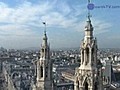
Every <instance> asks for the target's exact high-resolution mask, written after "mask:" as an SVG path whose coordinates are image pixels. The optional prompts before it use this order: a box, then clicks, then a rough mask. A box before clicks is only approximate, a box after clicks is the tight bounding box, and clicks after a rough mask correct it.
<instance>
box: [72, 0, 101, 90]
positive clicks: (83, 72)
mask: <svg viewBox="0 0 120 90" xmlns="http://www.w3.org/2000/svg"><path fill="white" fill-rule="evenodd" d="M88 1H89V3H90V0H88ZM89 3H88V4H89ZM90 17H91V16H90V11H89V10H88V16H87V24H86V25H85V36H84V39H83V41H82V44H81V51H80V54H81V62H80V67H78V68H76V71H75V81H74V90H103V88H102V80H101V74H100V73H101V71H100V69H98V68H97V61H98V60H97V41H96V38H94V36H93V26H92V24H91V19H90Z"/></svg>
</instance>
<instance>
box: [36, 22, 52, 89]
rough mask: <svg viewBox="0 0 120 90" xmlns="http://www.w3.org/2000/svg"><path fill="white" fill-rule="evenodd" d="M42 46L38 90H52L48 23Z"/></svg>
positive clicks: (38, 68) (38, 65)
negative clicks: (47, 32)
mask: <svg viewBox="0 0 120 90" xmlns="http://www.w3.org/2000/svg"><path fill="white" fill-rule="evenodd" d="M43 24H44V25H45V30H44V36H43V41H42V46H41V50H40V59H39V60H38V62H37V83H36V86H37V87H36V90H52V83H53V80H52V61H51V59H50V46H49V45H48V42H47V34H46V23H45V22H43Z"/></svg>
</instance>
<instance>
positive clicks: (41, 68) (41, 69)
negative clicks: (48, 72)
mask: <svg viewBox="0 0 120 90" xmlns="http://www.w3.org/2000/svg"><path fill="white" fill-rule="evenodd" d="M40 71H41V77H43V67H42V66H40Z"/></svg>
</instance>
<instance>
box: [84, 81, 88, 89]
mask: <svg viewBox="0 0 120 90" xmlns="http://www.w3.org/2000/svg"><path fill="white" fill-rule="evenodd" d="M85 90H88V83H87V82H85Z"/></svg>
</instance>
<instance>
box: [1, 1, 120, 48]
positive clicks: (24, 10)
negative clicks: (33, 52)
mask: <svg viewBox="0 0 120 90" xmlns="http://www.w3.org/2000/svg"><path fill="white" fill-rule="evenodd" d="M86 2H87V0H76V1H74V2H73V1H72V0H66V1H64V0H61V1H60V0H46V1H45V0H37V1H35V0H13V2H10V0H1V1H0V46H2V47H5V48H17V49H22V48H28V47H40V44H41V43H42V37H43V31H44V25H43V24H42V22H43V21H46V23H47V36H48V38H49V42H50V45H51V48H62V47H64V48H65V47H67V48H70V47H71V48H74V47H79V46H80V43H81V40H82V39H83V38H82V37H83V36H84V27H85V25H86V19H87V18H86V16H87V7H86V5H87V4H86ZM92 2H93V3H94V5H95V6H106V5H108V6H120V2H119V0H116V1H112V0H109V2H108V1H104V3H103V0H101V1H95V0H93V1H92ZM91 14H92V18H91V20H92V24H93V27H94V32H95V33H94V35H95V37H97V40H98V47H100V48H112V47H113V48H119V44H120V36H119V34H120V31H119V28H120V25H119V18H120V15H119V14H120V7H117V8H108V7H106V8H102V7H100V8H94V9H93V10H91ZM85 15H86V16H85Z"/></svg>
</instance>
